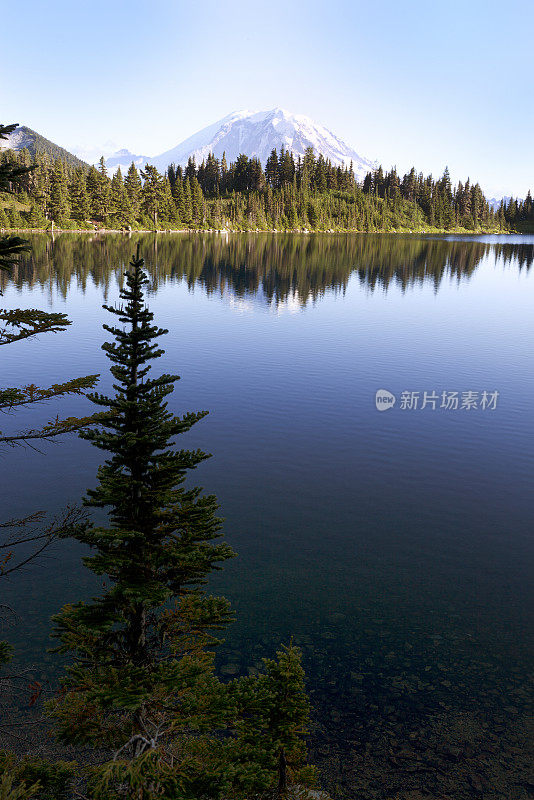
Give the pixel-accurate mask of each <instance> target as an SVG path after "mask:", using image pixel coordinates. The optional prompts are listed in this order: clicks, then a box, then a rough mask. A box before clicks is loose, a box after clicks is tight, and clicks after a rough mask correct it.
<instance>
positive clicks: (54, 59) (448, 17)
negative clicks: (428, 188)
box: [0, 0, 534, 195]
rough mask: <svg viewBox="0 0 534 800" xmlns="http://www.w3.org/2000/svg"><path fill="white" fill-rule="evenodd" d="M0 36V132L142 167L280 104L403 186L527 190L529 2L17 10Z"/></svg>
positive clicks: (530, 183) (29, 1) (30, 0)
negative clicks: (247, 112) (408, 177)
mask: <svg viewBox="0 0 534 800" xmlns="http://www.w3.org/2000/svg"><path fill="white" fill-rule="evenodd" d="M21 8H22V9H23V10H22V11H21V10H20V9H21ZM2 28H3V31H2V34H1V36H2V56H3V58H2V65H1V67H0V107H1V109H2V121H3V122H6V123H7V122H12V121H13V122H20V123H21V124H26V125H29V126H30V127H32V128H34V129H35V130H37V131H39V132H40V133H42V134H43V135H45V136H47V137H48V138H49V139H52V140H53V141H55V142H57V143H58V144H61V145H63V146H65V147H70V148H73V147H75V146H93V145H96V146H98V147H100V146H103V145H104V144H105V143H106V142H109V141H111V142H113V143H116V145H117V147H127V148H128V149H130V150H132V151H133V152H136V153H142V154H145V155H155V154H157V153H160V152H162V151H164V150H167V149H170V148H171V147H174V146H175V145H176V144H178V142H180V141H181V140H182V139H184V138H186V137H187V136H189V135H190V134H192V133H194V132H195V131H197V130H198V129H199V128H202V127H205V126H206V125H208V124H210V123H212V122H214V121H215V120H217V119H219V118H220V117H223V116H225V115H226V114H228V113H230V112H231V111H234V110H236V109H239V108H250V109H258V110H260V109H267V108H271V107H274V106H282V107H283V108H286V109H288V110H290V111H293V112H295V113H302V114H307V115H308V116H310V117H312V118H313V119H316V120H317V121H318V122H321V123H323V124H325V125H326V126H327V127H328V128H330V129H331V130H332V131H333V132H334V133H336V134H337V135H339V136H340V137H341V138H343V139H345V140H346V141H347V142H348V143H349V144H351V145H353V146H354V147H355V149H356V150H357V151H358V152H360V153H361V154H362V155H364V156H367V157H369V158H372V159H378V160H379V161H381V162H382V163H383V164H384V165H387V166H390V165H392V164H396V165H397V167H398V169H400V170H401V171H402V172H404V171H406V170H407V169H408V168H409V167H410V166H411V165H412V164H413V165H415V166H416V168H417V169H419V170H422V171H424V172H425V173H427V172H432V173H433V174H434V175H437V174H440V173H441V172H442V171H443V168H444V166H445V165H446V164H448V165H449V168H450V170H451V174H452V176H453V178H454V179H458V178H460V179H464V178H465V177H467V176H469V177H471V179H472V180H473V179H475V180H479V181H480V183H481V185H482V186H483V188H484V189H485V190H486V191H487V192H489V193H490V194H503V193H504V194H514V195H524V194H525V193H526V191H527V189H528V188H529V187H530V188H534V156H533V152H534V147H533V135H532V131H533V128H534V79H533V69H532V35H533V30H534V2H532V0H508V2H507V3H506V4H505V3H503V2H500V3H496V2H493V0H463V2H460V1H459V0H449V2H443V0H404V2H393V1H392V0H383V1H382V2H380V3H371V2H365V3H364V2H361V1H360V0H353V1H352V2H345V1H343V2H342V1H341V0H330V2H317V0H306V2H303V1H302V0H290V2H289V3H288V2H280V0H273V2H268V3H267V2H257V1H256V0H248V1H245V0H219V2H215V1H214V0H202V1H201V2H198V3H193V2H182V0H175V1H174V2H171V0H151V2H139V0H129V2H122V1H121V2H117V1H115V2H114V0H109V2H102V0H92V1H91V0H90V1H89V2H87V3H85V4H84V5H82V4H80V3H76V2H72V0H69V2H66V1H65V0H50V2H46V3H43V2H42V0H26V2H25V3H24V5H23V6H20V5H18V6H17V4H15V3H10V4H8V7H7V8H6V7H4V8H3V10H2ZM10 29H11V30H14V31H16V30H18V31H19V32H18V33H17V35H16V36H13V37H12V41H6V40H7V39H9V36H7V35H6V33H5V31H9V30H10Z"/></svg>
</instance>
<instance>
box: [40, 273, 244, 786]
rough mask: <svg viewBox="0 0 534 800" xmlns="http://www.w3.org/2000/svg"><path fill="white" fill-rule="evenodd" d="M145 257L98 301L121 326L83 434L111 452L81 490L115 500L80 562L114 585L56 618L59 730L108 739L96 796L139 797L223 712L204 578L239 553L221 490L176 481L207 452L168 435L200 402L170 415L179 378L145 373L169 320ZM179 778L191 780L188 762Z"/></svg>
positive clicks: (89, 533) (222, 608)
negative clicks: (229, 538) (105, 413)
mask: <svg viewBox="0 0 534 800" xmlns="http://www.w3.org/2000/svg"><path fill="white" fill-rule="evenodd" d="M142 265H143V262H142V260H140V259H139V258H135V259H134V260H133V261H132V263H131V271H130V272H128V273H126V284H127V287H126V289H124V290H123V292H122V293H121V298H122V300H123V301H124V306H122V307H120V308H110V307H107V306H106V308H107V310H108V311H110V312H111V313H113V314H115V315H116V316H118V318H119V322H120V323H122V324H123V326H124V327H109V326H104V327H105V329H106V330H107V331H108V332H110V333H111V334H112V335H113V336H114V338H115V342H113V343H106V344H104V345H103V349H104V350H105V351H106V353H107V355H108V358H109V359H110V360H111V361H112V364H113V366H112V367H111V372H112V374H113V377H114V379H115V384H114V388H115V389H116V395H115V396H114V397H105V396H103V395H100V394H93V395H91V396H90V397H91V398H92V400H93V401H94V402H95V403H96V404H97V405H99V406H101V407H103V408H106V409H109V410H110V411H113V412H114V414H113V416H112V417H110V419H109V420H108V421H107V422H106V423H105V424H104V425H103V426H102V427H101V428H99V429H98V430H92V431H88V432H86V433H84V434H83V436H84V437H85V438H87V439H89V440H90V441H92V443H93V444H94V445H95V446H96V447H99V448H100V449H102V450H105V451H106V452H107V453H109V454H110V456H109V458H108V459H107V460H106V462H105V464H104V465H103V466H101V467H100V469H99V473H98V477H99V485H98V487H97V488H96V489H95V490H93V491H90V492H89V496H88V498H87V500H86V503H87V504H88V505H90V506H100V507H108V508H109V509H110V511H109V520H110V527H109V528H90V529H88V530H86V531H83V532H81V533H80V534H79V535H78V537H77V538H79V539H80V540H81V541H82V542H84V543H86V544H88V545H90V546H91V547H92V548H93V549H94V550H95V551H96V552H95V554H94V555H92V556H90V557H87V558H86V559H85V563H86V565H87V566H88V567H89V568H90V569H91V570H92V571H93V572H95V573H96V574H97V575H104V576H106V582H108V581H110V583H109V589H108V590H107V591H106V592H105V593H104V594H103V595H102V596H101V597H98V598H95V599H93V601H92V602H90V603H78V604H76V605H71V606H67V607H65V608H64V609H63V610H62V612H61V613H60V614H59V615H58V616H57V617H56V618H55V622H56V626H57V635H58V637H59V638H60V640H61V646H60V648H59V649H60V650H62V651H64V652H68V651H70V652H71V653H73V654H74V657H75V660H74V664H73V666H72V667H71V668H70V669H69V672H68V677H67V678H66V679H65V681H64V685H63V693H62V696H61V697H60V699H59V701H58V702H57V704H56V705H55V708H54V710H53V714H54V716H55V717H56V719H57V720H58V723H59V733H60V736H61V738H62V739H63V740H65V741H67V742H74V743H76V744H84V745H92V746H93V747H96V748H104V749H111V750H113V751H114V759H113V761H112V762H111V763H110V764H108V765H107V766H106V767H105V768H104V769H102V770H100V771H99V776H98V780H97V784H98V785H99V786H100V789H101V792H102V795H101V796H102V797H111V796H114V795H113V794H112V793H111V791H112V789H113V787H114V786H115V787H120V786H121V785H122V784H124V783H125V782H126V783H128V784H131V786H132V792H133V793H132V794H131V796H132V797H138V796H143V797H144V796H145V795H140V794H138V793H136V792H137V789H135V787H139V786H145V787H146V786H148V785H149V784H151V783H153V781H154V780H156V781H157V780H160V783H161V777H162V776H163V775H164V773H165V771H166V770H165V768H164V766H165V765H164V763H163V762H164V760H165V757H166V756H165V752H166V751H164V747H165V746H167V747H168V746H169V744H170V742H171V741H172V740H173V739H175V738H176V737H177V736H178V735H179V734H180V733H183V732H184V731H185V730H187V731H192V730H194V731H196V732H197V734H199V733H201V732H202V731H204V730H207V729H209V730H212V729H213V728H217V727H218V726H220V725H221V724H222V722H223V719H224V716H225V713H226V710H225V699H224V693H223V692H222V685H219V684H218V682H217V681H216V679H215V677H214V673H213V655H212V654H211V653H210V652H209V651H208V650H207V647H208V646H209V645H212V644H214V642H215V641H216V640H215V639H214V636H213V634H214V631H216V630H218V629H221V628H222V627H224V625H226V623H227V622H228V621H229V620H230V611H229V605H228V602H227V601H226V600H225V599H224V598H216V597H211V596H208V595H206V594H205V593H204V592H203V590H202V585H203V584H204V583H205V581H206V577H207V575H208V574H209V573H210V572H211V570H213V569H218V568H220V565H221V563H222V562H224V561H225V560H226V559H228V558H230V557H231V556H232V555H233V552H232V550H231V549H230V548H229V547H228V546H227V545H226V544H224V543H222V542H220V541H218V539H219V537H220V527H221V521H220V520H219V518H218V517H217V516H216V510H217V503H216V499H215V497H213V496H202V495H201V490H200V489H197V488H195V489H187V488H185V486H184V480H185V476H186V473H187V471H188V470H190V469H193V468H194V467H196V466H197V465H198V464H200V463H201V462H202V461H204V460H205V459H206V458H207V457H208V456H207V455H206V454H205V453H203V452H201V451H200V450H196V451H189V450H178V451H175V450H173V449H171V440H172V438H173V437H174V436H176V435H178V434H181V433H185V432H186V431H188V430H189V429H190V428H191V427H192V426H193V425H194V424H195V423H196V422H198V421H199V420H200V419H202V418H203V417H204V416H205V412H200V413H189V414H186V415H185V416H183V417H176V416H174V415H173V414H171V413H170V412H169V411H168V409H167V403H166V401H165V398H166V396H167V395H169V394H170V393H171V392H172V390H173V384H174V381H175V380H177V379H178V376H175V375H167V374H165V375H161V376H160V377H158V378H153V377H151V376H150V375H149V372H150V362H151V361H152V360H153V359H156V358H158V357H159V356H161V355H162V353H163V351H162V350H160V349H158V348H157V346H156V345H155V344H154V340H156V339H157V338H158V337H159V336H161V335H162V334H163V333H166V331H163V330H162V329H160V328H158V327H156V326H154V325H153V324H152V319H153V315H152V314H151V313H150V312H149V311H148V309H147V308H146V307H145V305H144V300H143V289H144V287H145V286H146V284H147V283H148V280H147V278H146V276H145V275H144V273H143V271H142ZM200 747H201V738H199V736H190V737H189V739H188V747H187V748H185V750H184V751H183V752H182V754H181V761H182V763H185V762H187V761H189V760H191V761H194V760H195V757H194V751H195V750H196V749H198V748H200ZM184 780H186V779H185V778H184ZM187 780H188V781H190V782H191V783H193V784H194V782H195V769H194V767H193V766H192V765H191V766H190V768H189V777H188V778H187ZM175 781H178V778H175ZM186 782H187V781H186ZM159 788H160V789H162V788H163V787H162V786H161V785H160V787H159ZM190 788H191V787H190ZM134 789H135V791H134ZM175 789H176V791H178V786H176V787H175ZM117 791H118V792H119V794H118V795H117V796H122V794H120V791H119V789H117ZM126 796H130V795H126ZM165 796H167V795H165ZM169 796H170V795H169ZM176 796H177V797H178V796H181V795H179V794H176ZM193 796H194V795H193Z"/></svg>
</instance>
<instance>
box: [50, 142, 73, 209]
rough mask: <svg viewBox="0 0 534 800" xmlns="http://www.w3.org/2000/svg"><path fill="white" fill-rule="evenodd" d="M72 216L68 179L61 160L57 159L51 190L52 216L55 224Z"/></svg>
mask: <svg viewBox="0 0 534 800" xmlns="http://www.w3.org/2000/svg"><path fill="white" fill-rule="evenodd" d="M69 214H70V208H69V202H68V191H67V178H66V175H65V169H64V166H63V162H62V161H61V159H59V158H58V159H56V163H55V164H54V171H53V173H52V181H51V188H50V216H51V217H52V219H53V220H54V222H57V223H61V222H63V221H64V220H66V219H67V218H68V216H69Z"/></svg>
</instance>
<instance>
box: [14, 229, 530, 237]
mask: <svg viewBox="0 0 534 800" xmlns="http://www.w3.org/2000/svg"><path fill="white" fill-rule="evenodd" d="M6 233H7V234H10V233H48V234H51V235H52V236H53V235H54V234H56V233H89V234H93V235H94V234H97V235H100V234H109V233H115V234H122V235H124V236H131V235H132V234H134V233H155V234H173V233H180V234H183V233H187V234H191V233H194V234H199V233H215V234H220V235H223V236H227V235H228V234H230V233H231V234H260V233H269V234H280V233H282V234H300V235H302V236H315V235H324V234H329V235H332V234H334V235H335V234H338V235H347V234H355V233H357V234H362V235H365V236H369V235H373V236H374V235H376V234H386V235H388V234H389V235H393V236H402V235H411V236H414V235H432V236H435V235H439V236H457V235H461V236H529V235H532V234H530V233H528V232H525V231H501V230H494V229H481V230H477V231H472V230H467V229H466V228H453V229H444V228H424V229H420V230H411V229H406V230H404V229H401V230H390V231H385V230H378V231H361V230H358V229H357V228H349V229H345V228H343V229H340V230H334V229H333V228H329V229H326V230H324V231H319V230H308V229H303V228H290V229H280V230H278V229H276V228H269V229H260V228H255V229H250V230H234V229H232V228H222V229H218V228H179V229H178V228H176V229H174V228H158V229H157V230H154V229H149V228H135V229H131V230H126V229H124V228H57V227H54V228H53V229H51V228H0V234H6Z"/></svg>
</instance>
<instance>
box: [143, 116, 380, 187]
mask: <svg viewBox="0 0 534 800" xmlns="http://www.w3.org/2000/svg"><path fill="white" fill-rule="evenodd" d="M307 147H313V150H314V152H315V155H316V156H318V155H319V154H321V153H322V155H323V156H324V157H325V158H327V159H329V160H330V161H331V162H332V163H333V164H335V165H336V166H339V165H346V166H349V165H350V162H351V161H352V164H353V169H354V172H355V174H356V176H357V178H359V179H360V180H361V179H362V178H363V177H364V175H365V174H366V173H367V172H369V171H370V170H372V169H373V168H374V167H375V166H376V163H375V162H372V161H370V160H369V159H368V158H365V157H364V156H361V155H360V154H359V153H357V152H356V150H354V149H353V148H352V147H350V146H349V145H347V144H346V143H345V142H343V141H342V140H341V139H340V138H339V137H337V136H335V134H333V133H332V132H331V131H330V130H328V128H325V127H324V125H320V124H318V123H317V122H314V121H313V120H311V119H310V118H309V117H306V116H304V115H303V114H292V113H291V112H289V111H285V110H284V109H282V108H273V109H271V110H270V111H249V110H243V111H235V112H234V113H232V114H229V115H228V116H227V117H224V118H223V119H221V120H219V121H218V122H215V123H214V124H213V125H209V126H208V127H207V128H204V129H203V130H201V131H198V133H195V134H193V136H190V137H189V138H187V139H185V140H184V141H183V142H181V143H180V144H178V145H177V146H176V147H174V148H172V149H171V150H167V151H166V152H165V153H162V154H161V155H159V156H155V157H154V158H151V159H148V163H150V164H154V166H156V167H157V168H158V169H159V170H160V171H164V170H165V169H166V168H167V167H168V166H169V164H172V163H174V164H176V165H178V164H181V165H182V166H185V165H186V164H187V161H188V159H189V158H190V157H191V156H193V157H194V159H195V161H196V163H197V165H199V164H201V163H202V161H203V160H204V159H206V158H207V156H208V155H209V153H213V154H214V155H215V156H216V158H219V159H220V158H222V156H223V153H224V154H225V155H226V161H227V163H228V164H230V162H232V161H235V160H236V159H237V157H238V156H239V155H240V154H241V153H245V154H246V155H248V156H249V157H256V158H259V159H260V161H261V162H262V164H263V165H265V162H266V161H267V158H268V157H269V154H270V152H271V150H273V148H276V150H278V152H280V150H281V149H282V148H284V149H286V150H291V152H292V153H293V154H294V156H295V157H298V156H303V155H304V152H305V150H306V148H307Z"/></svg>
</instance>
